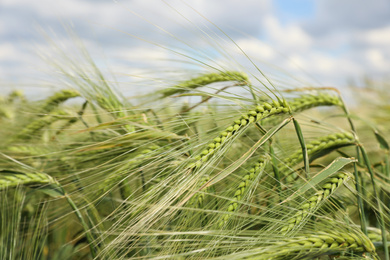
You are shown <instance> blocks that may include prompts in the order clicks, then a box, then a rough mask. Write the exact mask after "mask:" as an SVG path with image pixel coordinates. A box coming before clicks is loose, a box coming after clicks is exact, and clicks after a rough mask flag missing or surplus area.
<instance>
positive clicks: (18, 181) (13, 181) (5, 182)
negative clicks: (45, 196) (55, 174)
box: [0, 171, 58, 190]
mask: <svg viewBox="0 0 390 260" xmlns="http://www.w3.org/2000/svg"><path fill="white" fill-rule="evenodd" d="M4 173H5V174H4ZM45 184H56V185H57V184H58V182H57V181H56V180H54V179H53V178H52V177H51V176H49V175H47V174H44V173H23V174H22V173H18V174H15V173H13V172H7V171H4V172H2V174H1V179H0V190H4V189H7V188H14V187H17V186H20V185H24V186H34V185H45Z"/></svg>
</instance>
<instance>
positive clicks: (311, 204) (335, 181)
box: [281, 172, 349, 233]
mask: <svg viewBox="0 0 390 260" xmlns="http://www.w3.org/2000/svg"><path fill="white" fill-rule="evenodd" d="M348 178H349V176H348V175H347V174H345V173H342V172H340V173H337V174H335V175H334V176H332V177H329V178H327V179H326V180H325V181H324V183H323V184H322V185H321V188H320V189H319V190H318V191H317V192H316V193H315V194H314V195H312V196H311V197H309V198H308V199H307V200H306V202H305V203H304V204H302V205H301V206H300V207H299V209H298V211H297V212H296V213H295V214H294V216H293V217H291V218H289V219H287V220H286V222H287V224H286V225H285V226H284V227H283V228H282V229H281V232H282V233H287V232H289V231H290V230H292V229H294V228H295V227H296V226H298V225H299V224H300V223H301V222H302V221H303V220H304V219H305V218H307V217H310V215H311V214H313V212H314V211H315V210H316V209H317V208H318V207H319V206H320V205H321V204H322V203H323V202H325V201H326V200H327V199H328V198H329V197H330V196H331V195H332V194H333V193H334V192H335V191H336V189H337V188H338V187H340V186H341V185H342V184H343V183H344V181H346V180H347V179H348Z"/></svg>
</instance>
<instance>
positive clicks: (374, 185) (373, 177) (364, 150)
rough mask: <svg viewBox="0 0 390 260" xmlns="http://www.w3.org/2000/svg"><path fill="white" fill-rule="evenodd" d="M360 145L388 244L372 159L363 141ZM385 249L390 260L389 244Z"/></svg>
mask: <svg viewBox="0 0 390 260" xmlns="http://www.w3.org/2000/svg"><path fill="white" fill-rule="evenodd" d="M358 146H359V148H360V151H361V153H362V156H363V158H364V162H365V164H366V166H367V169H368V172H369V173H370V177H371V183H372V188H373V191H374V194H375V199H376V201H377V204H378V214H379V223H380V228H381V231H382V242H383V244H384V245H387V237H386V227H385V220H384V213H383V209H382V202H381V201H380V200H379V194H378V190H377V187H376V183H375V176H374V172H373V170H372V167H371V163H370V160H369V158H368V155H367V152H366V149H364V147H363V145H362V144H361V143H358ZM383 249H384V253H385V259H386V260H389V259H390V256H389V248H388V247H387V246H384V247H383Z"/></svg>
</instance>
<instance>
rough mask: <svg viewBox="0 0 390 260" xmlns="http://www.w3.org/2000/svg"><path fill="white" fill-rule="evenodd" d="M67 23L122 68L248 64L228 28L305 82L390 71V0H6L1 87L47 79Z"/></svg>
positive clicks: (2, 5)
mask: <svg viewBox="0 0 390 260" xmlns="http://www.w3.org/2000/svg"><path fill="white" fill-rule="evenodd" d="M64 26H65V27H71V28H72V31H74V32H75V33H76V35H77V36H78V37H79V38H81V39H82V41H83V42H84V44H85V45H86V47H87V49H88V50H89V52H90V53H91V55H92V56H93V58H94V60H96V62H97V64H98V65H99V66H104V67H105V68H109V70H110V71H111V72H112V73H113V74H117V75H118V76H119V77H120V75H126V76H127V77H131V76H132V75H136V74H137V73H138V72H139V71H141V69H150V70H151V69H152V68H153V69H155V70H158V69H159V68H160V69H162V68H164V69H166V68H168V67H169V66H171V65H172V64H175V65H172V66H173V67H176V68H177V67H181V68H183V69H188V68H189V66H190V65H188V64H189V63H188V58H186V56H185V55H188V56H191V57H192V58H195V57H197V58H199V59H200V60H208V62H210V64H211V65H213V66H214V64H212V62H215V63H216V64H217V63H218V62H221V61H222V60H229V59H230V61H232V60H236V61H237V62H239V63H241V64H244V63H245V61H244V60H245V58H244V55H243V54H242V53H241V54H239V55H238V56H234V55H232V56H230V54H231V53H233V52H235V51H236V52H238V49H237V47H236V46H235V45H234V43H233V42H231V41H230V40H229V38H228V37H227V36H226V35H228V36H229V37H230V38H231V39H232V40H233V41H234V42H235V43H236V44H237V45H238V46H240V48H241V49H242V50H243V51H244V52H245V53H246V54H247V55H248V56H249V57H250V58H251V59H252V60H253V61H254V62H255V63H256V64H257V65H258V67H259V68H260V69H261V70H264V71H265V72H266V73H271V74H272V73H275V71H277V72H276V74H278V73H285V74H289V75H290V76H293V77H294V76H295V75H300V76H301V75H302V77H303V78H305V80H304V81H302V82H304V83H302V84H313V85H326V86H336V87H342V86H345V85H346V84H347V82H348V81H350V80H355V81H356V82H359V81H360V80H361V79H362V78H363V77H365V76H370V77H376V78H386V79H388V78H389V72H390V1H388V0H376V1H366V0H345V1H338V0H317V1H314V0H289V1H282V0H276V1H271V0H241V1H237V0H224V1H222V0H192V1H189V0H188V1H180V0H172V1H171V0H166V1H160V0H128V1H127V0H118V1H113V0H57V1H53V0H36V1H31V0H0V91H1V92H5V91H7V89H9V87H10V86H14V85H17V84H19V85H24V86H25V85H28V84H31V86H33V85H34V84H33V83H34V82H35V83H36V84H38V83H37V82H43V81H44V79H45V76H46V75H47V73H48V70H47V68H46V67H45V65H46V63H45V62H43V61H41V60H40V58H39V57H38V56H37V51H38V50H39V51H41V52H42V51H43V52H47V53H46V54H47V55H49V54H48V53H50V51H49V50H50V49H51V47H52V46H53V44H50V43H48V40H47V38H45V37H44V34H45V33H46V34H47V35H48V36H49V37H50V38H51V39H54V40H55V42H56V43H58V44H60V45H61V44H63V45H64V46H68V47H69V46H71V45H72V44H71V43H72V40H71V38H70V36H69V35H67V33H66V30H65V29H64ZM219 29H220V30H219ZM43 32H45V33H43ZM222 32H223V33H222ZM224 33H226V35H224ZM68 43H69V44H68ZM177 53H180V55H177ZM226 53H228V54H227V55H228V56H229V57H225V56H226ZM181 54H185V55H181ZM224 54H225V56H224ZM50 55H51V54H50ZM50 55H49V56H50ZM49 59H50V58H49ZM53 59H55V54H53ZM178 60H179V61H180V62H176V63H172V61H178ZM248 64H249V63H248ZM244 65H245V66H246V64H244ZM123 81H126V79H125V78H124V79H123Z"/></svg>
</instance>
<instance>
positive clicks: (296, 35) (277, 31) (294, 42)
mask: <svg viewBox="0 0 390 260" xmlns="http://www.w3.org/2000/svg"><path fill="white" fill-rule="evenodd" d="M264 27H265V29H266V33H267V35H268V36H269V38H270V41H271V42H272V43H273V44H275V45H274V46H277V47H280V48H282V49H283V50H285V51H300V50H306V49H308V48H310V46H311V44H312V39H311V38H310V36H309V35H308V34H306V33H305V32H304V31H303V30H302V28H300V27H299V26H298V25H295V24H292V25H287V26H285V27H283V26H282V25H281V24H280V22H279V21H278V19H277V18H276V17H275V16H271V15H268V16H267V17H266V18H265V19H264Z"/></svg>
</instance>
